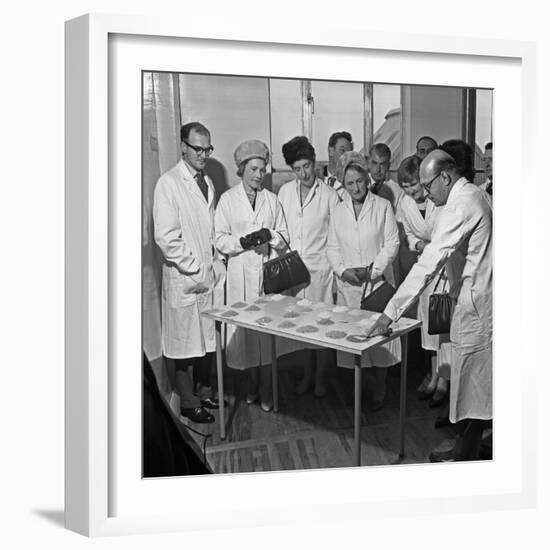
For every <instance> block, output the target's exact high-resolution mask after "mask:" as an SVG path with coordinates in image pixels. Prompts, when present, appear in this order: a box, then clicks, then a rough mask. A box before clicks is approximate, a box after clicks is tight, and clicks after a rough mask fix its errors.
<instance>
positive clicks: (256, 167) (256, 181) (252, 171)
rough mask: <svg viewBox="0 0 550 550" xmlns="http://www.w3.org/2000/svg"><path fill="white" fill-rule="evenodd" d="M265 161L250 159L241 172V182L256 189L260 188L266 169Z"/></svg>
mask: <svg viewBox="0 0 550 550" xmlns="http://www.w3.org/2000/svg"><path fill="white" fill-rule="evenodd" d="M265 166H266V164H265V161H263V160H262V159H250V160H249V161H248V162H247V163H246V166H245V167H244V172H243V182H244V183H246V184H247V185H248V186H249V187H251V188H252V189H256V190H257V191H258V190H259V189H260V188H261V186H262V182H263V181H264V177H265V173H266V169H265Z"/></svg>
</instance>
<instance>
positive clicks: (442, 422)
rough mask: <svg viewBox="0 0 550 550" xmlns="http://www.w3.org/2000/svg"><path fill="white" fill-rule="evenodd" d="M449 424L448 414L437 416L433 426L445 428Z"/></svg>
mask: <svg viewBox="0 0 550 550" xmlns="http://www.w3.org/2000/svg"><path fill="white" fill-rule="evenodd" d="M450 425H451V421H450V420H449V416H448V415H447V416H438V417H437V418H436V419H435V422H434V427H435V428H446V427H447V426H450Z"/></svg>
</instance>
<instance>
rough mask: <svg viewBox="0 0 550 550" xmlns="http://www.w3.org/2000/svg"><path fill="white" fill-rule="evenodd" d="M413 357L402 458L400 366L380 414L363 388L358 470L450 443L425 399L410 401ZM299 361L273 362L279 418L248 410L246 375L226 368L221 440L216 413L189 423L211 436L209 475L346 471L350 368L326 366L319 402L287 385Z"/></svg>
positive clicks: (392, 373)
mask: <svg viewBox="0 0 550 550" xmlns="http://www.w3.org/2000/svg"><path fill="white" fill-rule="evenodd" d="M414 359H415V356H414V354H411V361H410V366H409V373H408V374H409V376H408V384H407V386H408V389H407V420H406V429H405V456H404V458H402V459H400V458H399V456H398V449H399V384H400V372H399V368H400V367H399V366H396V367H391V368H390V369H389V372H388V377H387V390H386V399H385V403H384V408H383V409H382V410H380V411H377V412H370V411H369V410H368V408H367V404H368V394H369V391H368V385H367V390H366V391H365V392H363V397H364V400H363V416H362V430H361V464H362V465H368V466H377V465H388V464H414V463H423V462H428V455H429V453H430V452H431V451H433V450H446V449H449V448H451V447H452V446H453V444H454V438H455V432H454V430H453V429H451V428H443V429H441V428H440V429H435V428H434V420H435V418H436V417H437V416H438V414H440V412H441V409H430V408H429V407H428V401H420V400H418V398H417V394H416V387H417V386H418V384H419V382H420V378H421V376H422V375H423V372H422V369H421V368H419V365H418V360H417V361H416V363H417V364H416V365H415V364H414V363H415V361H414ZM301 361H302V355H301V353H295V354H290V355H288V356H285V357H283V358H281V359H280V361H279V412H278V413H274V412H269V413H266V412H264V411H263V410H262V409H261V408H260V406H259V404H253V405H247V403H246V401H245V399H244V398H245V389H246V378H245V373H244V372H241V371H234V370H231V369H228V370H227V373H226V374H225V376H224V380H225V383H226V386H227V388H228V393H229V395H228V397H229V401H230V403H229V407H228V409H226V425H227V437H226V439H225V440H221V439H220V434H219V425H218V412H217V411H214V415H215V416H216V422H215V423H214V424H207V425H205V424H190V425H191V426H192V427H193V428H194V429H198V430H199V431H202V432H203V433H211V434H212V436H211V437H210V438H209V439H208V444H207V453H206V454H207V458H208V462H209V463H210V466H211V467H212V469H213V470H214V472H215V473H225V472H231V473H236V472H260V471H274V470H296V469H298V470H301V469H310V468H337V467H348V466H351V464H352V449H353V397H354V384H353V371H352V370H348V369H342V368H336V367H332V368H330V369H329V371H328V372H327V380H328V384H327V386H328V388H329V392H328V395H327V396H326V397H324V398H323V399H317V398H315V397H314V396H313V393H309V394H306V395H304V396H298V395H296V394H295V392H294V387H295V386H296V380H297V379H298V378H299V377H300V375H301V366H300V365H301ZM363 373H364V374H365V373H366V370H363ZM367 380H368V379H367ZM367 384H368V381H367ZM365 394H367V395H365ZM196 437H197V438H198V440H200V439H202V438H200V437H199V436H196ZM198 442H200V441H198ZM201 443H202V442H201Z"/></svg>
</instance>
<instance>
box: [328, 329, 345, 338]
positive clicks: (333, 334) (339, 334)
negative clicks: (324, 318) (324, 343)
mask: <svg viewBox="0 0 550 550" xmlns="http://www.w3.org/2000/svg"><path fill="white" fill-rule="evenodd" d="M326 336H327V338H332V339H333V340H340V339H341V338H344V337H345V336H346V333H345V332H344V331H343V330H329V331H328V332H327V334H326Z"/></svg>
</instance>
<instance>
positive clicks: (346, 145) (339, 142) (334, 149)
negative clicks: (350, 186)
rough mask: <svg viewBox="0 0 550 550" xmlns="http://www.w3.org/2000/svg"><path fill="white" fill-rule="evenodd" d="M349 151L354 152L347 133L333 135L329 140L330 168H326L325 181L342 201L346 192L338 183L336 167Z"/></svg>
mask: <svg viewBox="0 0 550 550" xmlns="http://www.w3.org/2000/svg"><path fill="white" fill-rule="evenodd" d="M348 151H353V139H352V137H351V134H350V133H349V132H346V131H342V132H334V133H333V134H331V136H330V138H329V140H328V166H327V167H326V173H325V178H324V181H325V183H326V184H327V185H329V186H330V187H332V188H333V189H334V190H335V191H336V193H338V196H339V197H340V199H342V197H343V196H344V193H345V192H346V190H345V189H344V186H343V185H342V182H341V181H338V178H337V177H336V165H337V164H338V159H339V158H340V157H341V156H342V155H343V154H344V153H347V152H348Z"/></svg>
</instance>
